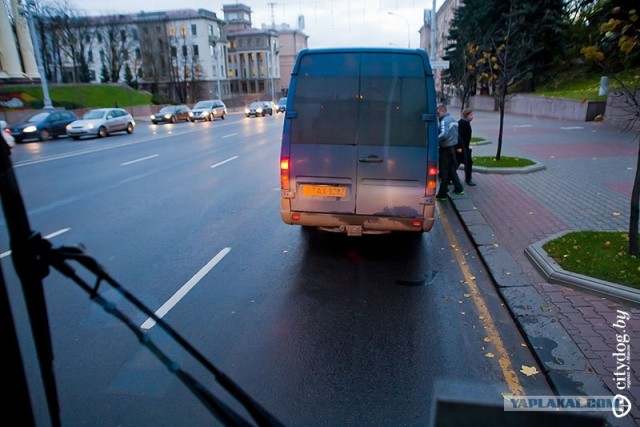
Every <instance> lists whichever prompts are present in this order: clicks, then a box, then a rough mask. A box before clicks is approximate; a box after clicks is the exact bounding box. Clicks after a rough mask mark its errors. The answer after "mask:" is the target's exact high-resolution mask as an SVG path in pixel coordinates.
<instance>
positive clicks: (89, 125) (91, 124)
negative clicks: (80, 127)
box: [85, 123, 93, 129]
mask: <svg viewBox="0 0 640 427" xmlns="http://www.w3.org/2000/svg"><path fill="white" fill-rule="evenodd" d="M85 126H86V127H87V129H93V123H87V124H86V125H85Z"/></svg>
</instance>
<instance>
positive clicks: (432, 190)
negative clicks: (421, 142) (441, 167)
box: [425, 162, 438, 197]
mask: <svg viewBox="0 0 640 427" xmlns="http://www.w3.org/2000/svg"><path fill="white" fill-rule="evenodd" d="M437 186H438V166H437V165H436V162H427V188H425V194H426V195H427V196H431V197H432V196H435V195H436V188H437Z"/></svg>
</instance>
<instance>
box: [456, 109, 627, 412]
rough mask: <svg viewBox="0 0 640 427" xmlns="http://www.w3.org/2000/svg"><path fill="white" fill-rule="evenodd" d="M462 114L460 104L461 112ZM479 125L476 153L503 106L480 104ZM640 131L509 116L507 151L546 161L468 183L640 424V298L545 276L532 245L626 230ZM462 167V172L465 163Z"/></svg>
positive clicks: (487, 152) (492, 134)
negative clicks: (627, 365) (621, 352)
mask: <svg viewBox="0 0 640 427" xmlns="http://www.w3.org/2000/svg"><path fill="white" fill-rule="evenodd" d="M453 115H454V117H456V112H453ZM474 116H475V118H474V121H473V122H472V127H473V135H474V136H482V137H485V138H486V139H488V140H489V141H491V144H486V145H478V146H476V147H474V149H473V154H474V155H476V156H495V154H496V150H497V135H498V126H499V116H498V114H497V113H490V112H482V111H476V112H475V114H474ZM633 137H634V134H631V133H627V132H621V131H618V130H615V129H611V128H607V127H606V126H605V125H604V124H603V123H594V122H588V123H575V122H564V121H555V120H549V119H536V118H532V117H526V116H505V126H504V133H503V138H504V140H503V146H502V155H503V156H517V157H524V158H529V159H532V160H536V161H538V162H540V163H542V164H544V165H545V167H546V169H545V170H542V171H538V172H533V173H529V174H510V175H499V174H482V173H474V176H473V180H474V181H475V182H476V183H477V186H475V187H469V186H467V187H466V188H465V192H466V195H467V197H469V198H470V199H471V200H472V201H473V203H474V204H475V205H476V207H477V209H478V210H479V212H480V213H481V214H482V215H483V217H484V218H485V220H486V222H487V223H488V224H489V225H490V226H491V228H492V229H493V231H494V233H495V234H496V236H497V237H498V239H497V240H498V241H499V242H501V244H502V245H503V246H504V247H505V248H506V249H507V250H508V251H509V253H510V254H511V256H512V257H513V259H514V260H515V261H516V262H517V263H518V264H519V265H520V266H521V267H522V271H523V272H524V273H525V274H526V275H527V276H528V277H529V279H530V280H531V282H532V283H533V284H534V286H535V287H536V289H537V290H538V291H539V293H540V294H541V295H542V296H543V297H544V299H545V300H546V303H547V304H548V305H549V307H550V308H551V309H552V310H553V311H554V312H555V313H556V315H557V317H558V320H559V321H560V323H561V324H562V326H563V327H564V328H565V330H566V331H567V332H568V333H569V335H570V336H571V337H572V339H573V340H574V341H575V343H576V344H577V346H578V347H579V348H580V350H581V351H582V353H583V354H584V357H585V358H586V360H587V361H588V365H589V366H590V369H592V370H593V371H594V372H595V373H596V374H597V375H598V376H599V377H600V378H601V379H602V381H603V383H604V384H605V385H606V386H607V387H608V388H609V390H608V393H607V392H606V391H604V392H603V395H608V394H611V395H616V394H624V395H626V396H627V397H629V398H630V400H631V401H632V404H633V410H632V412H631V416H632V417H633V420H634V421H635V423H636V424H638V425H640V308H638V307H634V306H632V305H631V304H629V303H623V302H619V301H614V300H612V299H607V298H604V297H603V296H602V295H599V294H596V293H592V292H588V291H585V290H581V289H579V288H575V289H574V288H569V287H564V286H559V285H554V284H549V283H546V279H545V278H544V277H543V276H542V275H541V274H540V273H539V272H538V271H537V270H536V268H535V267H534V266H533V263H532V262H531V261H530V260H529V259H528V258H527V256H526V255H525V252H524V251H525V249H526V248H527V247H528V246H529V245H531V244H533V243H536V242H539V241H541V240H543V239H545V238H548V237H550V236H553V235H555V234H557V233H560V232H564V231H568V230H607V231H615V230H617V231H628V226H629V210H630V208H629V206H630V199H631V188H632V185H633V180H634V175H635V166H636V161H637V155H638V141H637V140H636V141H634V140H633ZM460 174H461V176H462V172H460ZM618 310H621V311H623V312H625V313H629V315H630V319H628V320H625V333H626V334H628V335H629V338H630V345H631V360H632V366H631V373H630V384H631V387H630V389H628V390H627V389H625V390H623V392H622V393H621V392H620V391H619V390H618V389H616V386H615V380H614V372H615V371H616V360H615V358H614V356H613V353H615V352H616V344H617V342H616V337H617V336H618V335H619V334H621V331H620V330H619V329H616V328H614V327H613V326H612V325H613V324H614V323H615V322H616V316H617V314H618Z"/></svg>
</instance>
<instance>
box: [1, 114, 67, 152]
mask: <svg viewBox="0 0 640 427" xmlns="http://www.w3.org/2000/svg"><path fill="white" fill-rule="evenodd" d="M77 119H78V117H77V116H76V115H75V114H73V113H72V112H71V111H63V110H51V111H41V112H39V113H36V114H34V115H33V116H31V117H29V118H28V119H27V120H25V121H24V122H21V123H18V124H15V125H13V126H10V127H9V131H10V132H11V135H12V136H13V138H14V139H15V140H16V143H17V144H19V143H21V142H23V141H26V140H29V139H33V140H40V141H46V140H47V139H49V138H52V137H53V138H57V137H59V136H62V135H66V134H67V125H68V124H69V123H71V122H73V121H74V120H77Z"/></svg>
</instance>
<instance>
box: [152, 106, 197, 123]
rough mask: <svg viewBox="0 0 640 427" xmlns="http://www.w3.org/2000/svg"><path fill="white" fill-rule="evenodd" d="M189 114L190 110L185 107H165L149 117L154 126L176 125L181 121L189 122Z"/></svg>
mask: <svg viewBox="0 0 640 427" xmlns="http://www.w3.org/2000/svg"><path fill="white" fill-rule="evenodd" d="M189 113H191V109H190V108H189V107H187V106H186V105H167V106H166V107H162V109H160V111H158V112H157V113H155V114H152V115H151V122H152V123H153V124H154V125H157V124H158V123H176V122H179V121H181V120H184V121H185V122H188V121H190V116H189Z"/></svg>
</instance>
